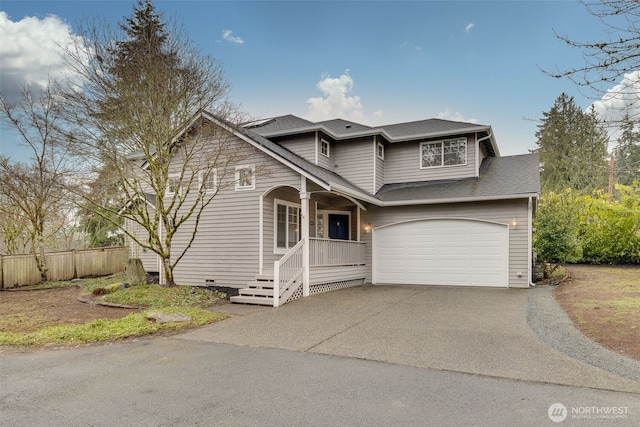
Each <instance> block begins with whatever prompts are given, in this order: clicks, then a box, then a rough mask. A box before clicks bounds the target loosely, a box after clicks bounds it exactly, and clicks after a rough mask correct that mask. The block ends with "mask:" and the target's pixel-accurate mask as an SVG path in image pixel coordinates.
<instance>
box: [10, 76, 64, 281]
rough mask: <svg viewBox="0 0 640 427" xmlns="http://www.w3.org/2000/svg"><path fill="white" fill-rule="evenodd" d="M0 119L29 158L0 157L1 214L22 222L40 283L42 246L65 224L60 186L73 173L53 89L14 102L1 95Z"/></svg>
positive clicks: (44, 267) (43, 272) (43, 273)
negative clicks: (38, 273)
mask: <svg viewBox="0 0 640 427" xmlns="http://www.w3.org/2000/svg"><path fill="white" fill-rule="evenodd" d="M34 91H35V90H34ZM0 114H1V116H0V120H1V122H2V124H3V126H4V127H5V128H7V129H11V130H13V131H14V132H16V133H17V134H18V135H19V137H20V142H19V143H20V144H22V145H25V146H26V147H28V148H29V150H30V154H31V159H30V160H29V161H28V162H20V161H13V160H12V159H10V158H9V157H8V156H5V155H0V194H1V195H2V198H3V199H4V200H5V201H7V204H4V203H3V204H2V206H0V212H1V213H2V214H3V216H4V215H7V217H6V218H7V219H8V218H10V217H11V216H16V215H17V216H19V217H20V218H21V219H22V221H21V224H23V225H24V227H25V230H26V234H27V236H28V244H29V247H30V250H31V253H32V254H33V255H34V257H35V259H36V262H37V265H38V270H39V271H40V276H41V279H42V281H46V280H47V262H46V258H45V255H44V253H45V248H46V245H47V243H51V239H52V238H53V237H54V236H55V235H56V234H57V233H58V231H59V230H60V229H61V228H62V227H64V226H65V225H66V223H67V220H68V219H69V216H68V215H65V214H64V213H63V212H64V209H63V207H66V206H67V200H68V199H67V196H66V194H65V191H64V189H63V188H64V185H63V184H64V181H65V179H67V177H68V176H69V174H70V172H71V169H70V163H69V159H70V156H69V152H68V148H67V145H66V144H65V134H64V132H63V131H62V129H61V128H60V124H61V116H60V110H59V108H58V104H57V99H56V96H55V95H54V94H53V92H52V89H51V85H49V86H47V87H46V88H45V89H42V91H39V92H36V93H35V94H34V93H33V92H32V90H31V89H30V88H29V87H28V86H26V85H25V86H24V87H23V89H22V92H21V98H20V99H19V100H18V101H15V102H9V101H7V100H6V98H5V97H4V96H0ZM3 222H4V221H3ZM16 225H18V224H16Z"/></svg>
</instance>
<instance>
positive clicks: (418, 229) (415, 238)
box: [372, 219, 509, 287]
mask: <svg viewBox="0 0 640 427" xmlns="http://www.w3.org/2000/svg"><path fill="white" fill-rule="evenodd" d="M372 270H373V283H380V284H382V283H389V284H411V285H449V286H493V287H507V286H508V270H509V226H508V225H506V224H498V223H494V222H487V221H478V220H472V219H422V220H414V221H407V222H401V223H396V224H391V225H386V226H382V227H379V228H376V229H375V230H373V265H372Z"/></svg>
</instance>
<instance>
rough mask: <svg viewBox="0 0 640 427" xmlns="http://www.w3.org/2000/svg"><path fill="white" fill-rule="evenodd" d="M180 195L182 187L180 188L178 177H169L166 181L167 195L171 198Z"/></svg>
mask: <svg viewBox="0 0 640 427" xmlns="http://www.w3.org/2000/svg"><path fill="white" fill-rule="evenodd" d="M176 192H177V193H178V195H180V194H181V193H182V187H180V175H169V179H168V180H167V195H168V196H172V195H174V194H175V193H176Z"/></svg>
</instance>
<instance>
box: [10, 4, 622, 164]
mask: <svg viewBox="0 0 640 427" xmlns="http://www.w3.org/2000/svg"><path fill="white" fill-rule="evenodd" d="M154 4H155V6H156V9H157V10H158V11H160V12H161V13H163V15H164V17H165V18H168V19H174V18H175V19H177V20H178V21H179V22H181V23H182V24H183V26H184V28H185V30H186V31H187V33H188V35H189V37H190V38H191V40H192V42H193V44H194V46H196V47H197V48H198V49H199V50H200V51H201V52H202V54H206V55H211V56H212V57H214V58H215V59H216V60H217V61H219V62H220V63H221V64H222V66H223V67H224V74H225V76H226V78H227V80H228V81H229V83H230V84H231V86H232V89H231V92H230V98H231V100H232V101H233V102H235V103H236V104H239V105H240V107H241V108H242V110H243V111H244V112H245V113H247V114H248V115H250V116H251V117H255V118H268V117H274V116H279V115H284V114H294V115H297V116H300V117H303V118H306V119H309V120H311V121H321V120H328V119H333V118H343V119H346V120H352V121H355V122H358V123H363V124H367V125H370V126H379V125H385V124H391V123H400V122H408V121H414V120H422V119H429V118H442V119H447V120H456V121H463V122H471V123H477V124H482V125H490V126H492V128H493V131H494V135H495V137H496V140H497V143H498V146H499V148H500V152H501V154H502V155H503V156H504V155H515V154H524V153H527V152H528V150H531V149H533V148H535V141H536V138H535V132H536V130H537V125H538V123H539V120H540V119H541V118H542V117H543V116H542V113H543V112H544V111H548V110H550V108H551V107H552V106H553V103H554V101H555V100H556V98H558V96H559V95H560V94H561V93H562V92H565V93H567V94H569V95H571V96H573V97H574V98H575V101H576V103H577V104H578V105H579V106H580V107H581V108H584V109H587V108H588V107H589V106H590V105H591V104H592V103H593V102H594V101H595V99H594V98H593V96H590V94H589V93H588V92H587V93H581V91H580V90H579V89H578V88H577V87H576V86H575V85H574V84H573V83H571V82H570V81H569V80H565V79H554V78H552V77H549V76H548V75H546V74H545V73H544V72H543V71H542V70H551V71H554V70H557V69H560V70H566V69H569V68H572V67H577V66H580V64H581V63H583V58H582V52H580V51H578V50H575V49H572V48H570V47H568V46H566V45H565V44H563V43H562V42H561V41H560V40H558V38H557V36H556V33H557V34H562V35H566V36H569V37H570V38H572V39H575V40H580V41H585V40H593V39H601V38H604V37H605V32H604V31H605V28H603V26H602V24H601V23H600V22H599V21H598V20H597V19H596V18H595V17H593V16H591V15H590V14H589V13H588V12H587V11H586V9H585V8H584V6H583V5H582V4H580V3H579V2H574V1H491V2H490V1H448V2H437V1H411V2H398V1H393V2H391V1H349V2H333V1H282V2H275V1H233V2H227V1H208V0H201V1H169V0H156V1H155V2H154ZM133 5H134V2H133V1H129V0H128V1H119V0H111V1H110V0H102V1H93V0H86V1H22V0H21V1H11V0H2V2H1V3H0V89H1V90H2V94H3V96H5V97H6V98H7V99H12V98H14V97H15V96H16V95H17V90H18V88H19V87H21V86H22V84H23V82H24V81H25V80H27V81H29V82H31V83H33V84H46V81H47V73H51V75H52V76H54V77H55V76H56V75H60V74H61V73H64V72H65V70H64V67H63V65H62V62H61V59H60V57H59V55H58V54H57V53H56V49H57V46H59V45H65V44H67V43H70V41H71V40H72V39H73V38H74V37H77V28H78V24H80V23H81V22H83V20H84V21H86V20H87V19H88V20H92V19H100V20H105V21H106V22H110V23H114V24H116V23H120V22H122V21H123V20H124V18H126V17H129V16H131V14H132V11H133ZM620 83H622V82H620ZM582 92H584V89H583V90H582ZM0 152H2V153H4V154H8V155H10V156H12V157H13V158H15V159H21V157H20V156H21V155H24V151H21V150H20V149H18V148H16V138H15V135H14V134H12V133H11V132H8V131H7V130H6V129H3V130H2V131H1V133H0Z"/></svg>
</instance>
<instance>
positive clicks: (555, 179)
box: [534, 93, 608, 192]
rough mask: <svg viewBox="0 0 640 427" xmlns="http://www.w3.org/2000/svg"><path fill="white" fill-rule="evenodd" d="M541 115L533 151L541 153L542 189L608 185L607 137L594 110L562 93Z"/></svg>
mask: <svg viewBox="0 0 640 427" xmlns="http://www.w3.org/2000/svg"><path fill="white" fill-rule="evenodd" d="M542 114H543V116H544V118H543V119H542V120H541V124H540V125H538V131H537V132H536V138H537V141H536V144H537V145H538V147H537V148H536V149H535V150H534V151H535V152H537V153H539V155H540V163H541V166H542V170H541V173H540V179H541V181H542V190H543V191H544V192H549V191H553V192H562V191H563V190H565V189H567V188H570V189H573V190H576V191H579V192H591V191H593V190H595V189H604V188H606V185H607V170H608V169H607V168H608V165H607V161H606V158H607V143H608V136H607V133H606V131H605V130H604V129H603V128H602V127H601V126H600V123H599V120H598V117H597V113H596V112H595V110H594V109H593V108H591V109H590V110H589V111H588V112H584V111H582V110H581V109H580V108H579V107H578V106H577V105H576V103H575V101H574V99H573V97H570V96H568V95H567V94H565V93H562V94H561V95H560V96H559V97H558V98H557V99H556V101H555V102H554V104H553V107H551V110H549V111H548V112H543V113H542Z"/></svg>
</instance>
